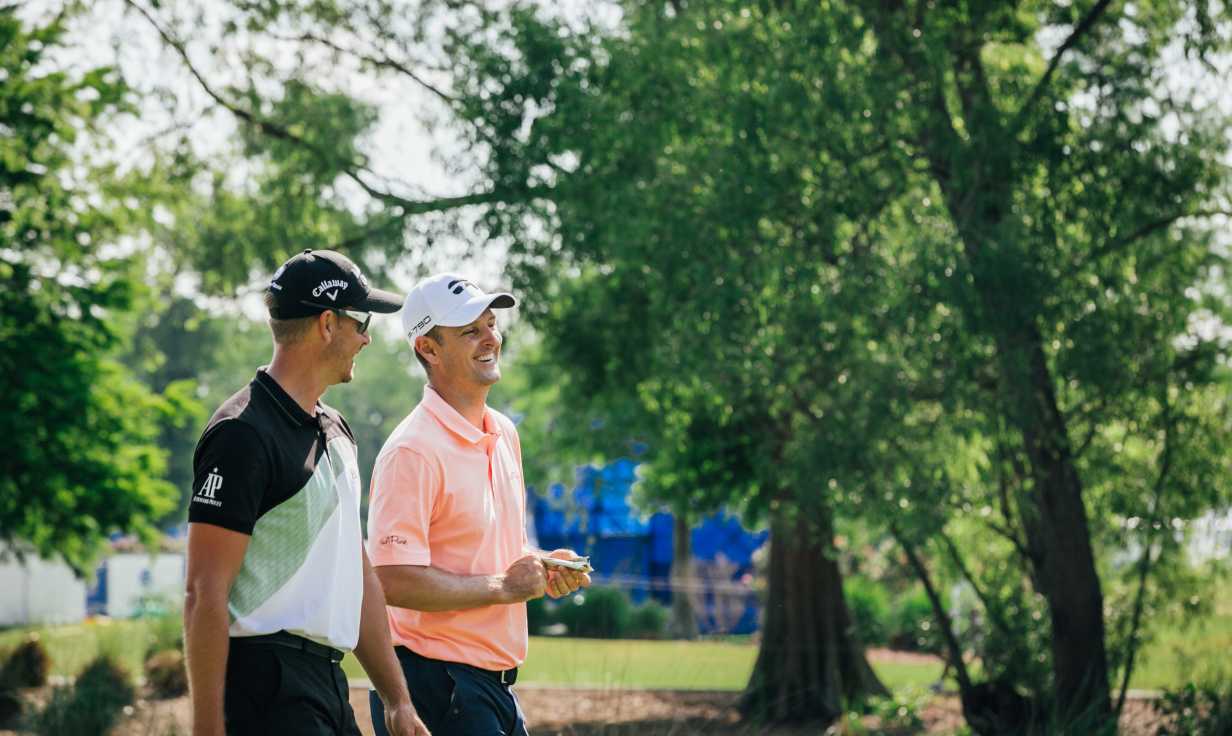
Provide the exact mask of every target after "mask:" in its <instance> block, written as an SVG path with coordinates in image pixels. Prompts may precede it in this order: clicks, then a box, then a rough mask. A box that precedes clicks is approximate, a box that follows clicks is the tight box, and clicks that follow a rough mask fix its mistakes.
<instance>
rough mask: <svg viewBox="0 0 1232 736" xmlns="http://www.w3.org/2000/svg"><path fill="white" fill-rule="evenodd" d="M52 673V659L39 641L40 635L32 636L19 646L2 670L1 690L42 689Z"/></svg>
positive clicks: (0, 673)
mask: <svg viewBox="0 0 1232 736" xmlns="http://www.w3.org/2000/svg"><path fill="white" fill-rule="evenodd" d="M50 673H51V657H49V656H48V655H47V648H46V647H44V646H43V642H41V641H39V637H38V634H31V635H30V636H28V637H26V640H25V641H23V642H22V643H21V644H19V645H18V646H17V648H16V649H14V650H13V652H12V654H10V655H9V657H8V659H6V660H5V661H4V667H3V668H0V690H10V689H13V688H19V687H42V686H44V685H46V684H47V675H48V674H50Z"/></svg>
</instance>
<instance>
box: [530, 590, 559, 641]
mask: <svg viewBox="0 0 1232 736" xmlns="http://www.w3.org/2000/svg"><path fill="white" fill-rule="evenodd" d="M562 600H564V602H565V603H566V604H569V603H570V599H569V598H564V599H562ZM559 618H560V617H559V615H558V614H557V604H556V603H554V602H552V601H549V600H548V599H547V598H532V599H531V600H529V601H526V628H527V629H528V630H529V631H530V633H532V634H536V635H538V634H542V633H543V630H544V629H545V628H547V627H548V626H551V625H552V624H554V623H556V622H557V619H559Z"/></svg>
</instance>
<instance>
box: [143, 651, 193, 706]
mask: <svg viewBox="0 0 1232 736" xmlns="http://www.w3.org/2000/svg"><path fill="white" fill-rule="evenodd" d="M145 680H146V682H147V683H149V685H150V689H151V690H153V691H154V695H155V696H156V697H159V698H175V697H179V696H180V695H183V694H184V693H186V692H188V671H187V670H186V669H184V654H183V653H182V652H181V651H180V650H179V649H164V650H163V651H161V652H156V653H155V654H153V655H152V656H151V657H150V658H149V659H148V660H146V663H145Z"/></svg>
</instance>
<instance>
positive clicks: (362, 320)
mask: <svg viewBox="0 0 1232 736" xmlns="http://www.w3.org/2000/svg"><path fill="white" fill-rule="evenodd" d="M300 304H306V305H308V306H310V307H317V308H319V309H325V310H329V311H330V312H333V313H334V314H337V315H340V316H345V317H350V318H351V319H353V320H355V321H356V322H358V323H359V327H356V328H355V331H356V332H358V333H359V334H361V335H365V334H367V333H368V325H369V324H370V323H371V322H372V313H371V312H356V311H354V310H350V309H339V308H338V307H330V306H327V305H325V304H317V303H316V302H310V301H305V300H302V299H301V300H300Z"/></svg>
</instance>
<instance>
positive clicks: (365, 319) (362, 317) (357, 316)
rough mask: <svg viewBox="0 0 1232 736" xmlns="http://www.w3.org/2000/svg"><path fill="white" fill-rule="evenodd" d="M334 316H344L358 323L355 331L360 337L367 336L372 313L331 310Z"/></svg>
mask: <svg viewBox="0 0 1232 736" xmlns="http://www.w3.org/2000/svg"><path fill="white" fill-rule="evenodd" d="M330 311H332V312H333V313H334V314H339V315H345V316H347V317H350V318H351V319H353V320H355V321H356V322H358V323H359V326H358V327H356V328H355V331H356V332H358V333H359V334H361V335H366V334H368V325H369V324H370V323H371V322H372V312H353V311H351V310H349V309H332V310H330Z"/></svg>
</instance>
